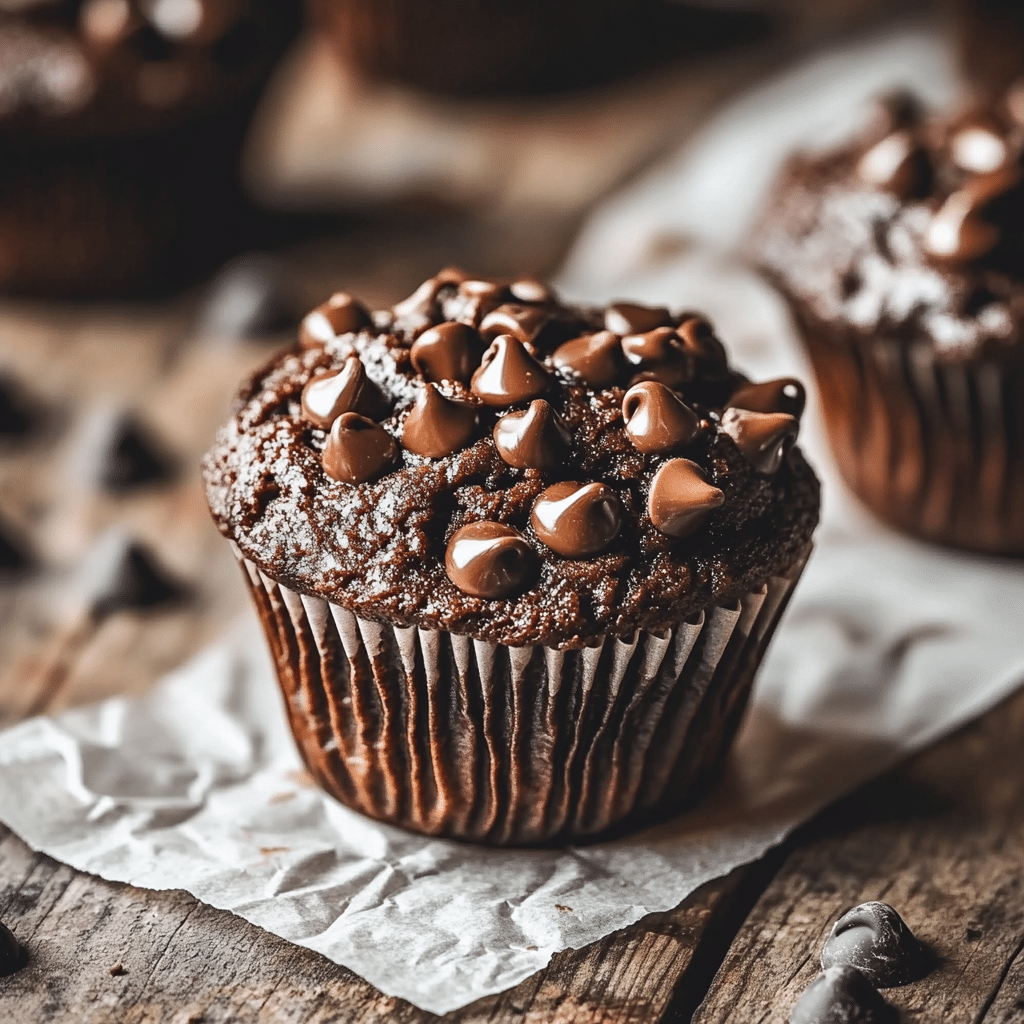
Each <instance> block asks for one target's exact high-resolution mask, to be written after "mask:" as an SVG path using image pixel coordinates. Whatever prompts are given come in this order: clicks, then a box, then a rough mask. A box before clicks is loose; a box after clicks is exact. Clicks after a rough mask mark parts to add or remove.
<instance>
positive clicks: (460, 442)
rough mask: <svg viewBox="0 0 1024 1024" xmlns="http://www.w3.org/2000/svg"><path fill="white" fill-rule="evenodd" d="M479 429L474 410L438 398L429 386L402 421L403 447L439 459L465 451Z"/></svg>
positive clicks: (435, 391)
mask: <svg viewBox="0 0 1024 1024" xmlns="http://www.w3.org/2000/svg"><path fill="white" fill-rule="evenodd" d="M479 425H480V413H479V412H478V410H477V408H476V406H474V405H470V404H469V403H468V402H453V401H452V400H451V399H450V398H445V396H444V395H442V394H441V392H440V391H439V390H438V388H437V385H436V384H428V385H427V386H426V387H425V388H424V389H423V390H422V391H421V392H420V394H419V397H418V398H417V399H416V404H415V405H414V406H413V407H412V409H410V410H409V415H408V416H407V417H406V418H405V426H404V427H403V428H402V444H404V445H405V447H406V448H408V449H409V451H411V452H413V453H414V454H416V455H425V456H426V457H427V458H429V459H440V458H443V457H444V456H445V455H451V454H452V453H453V452H457V451H459V450H460V449H462V448H465V447H466V445H468V444H469V442H470V441H471V440H472V439H473V436H474V435H475V434H476V431H477V428H478V427H479Z"/></svg>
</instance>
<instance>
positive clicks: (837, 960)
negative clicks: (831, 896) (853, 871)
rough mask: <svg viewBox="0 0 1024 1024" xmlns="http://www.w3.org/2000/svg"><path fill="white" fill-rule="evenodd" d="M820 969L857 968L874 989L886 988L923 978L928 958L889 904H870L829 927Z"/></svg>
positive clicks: (850, 912) (860, 907)
mask: <svg viewBox="0 0 1024 1024" xmlns="http://www.w3.org/2000/svg"><path fill="white" fill-rule="evenodd" d="M821 966H822V967H823V968H829V967H839V966H848V967H856V968H857V970H858V971H860V972H861V974H863V975H864V977H866V978H867V979H868V980H869V981H870V982H871V983H872V984H873V985H877V986H878V987H879V988H889V987H891V986H893V985H905V984H907V983H908V982H911V981H916V980H917V979H918V978H921V977H923V976H924V974H925V973H927V970H928V958H927V955H926V953H925V950H924V948H923V947H922V946H921V943H920V942H918V941H917V939H916V938H915V937H914V933H913V932H912V931H911V930H910V929H909V928H908V927H907V926H906V924H905V923H904V921H903V918H901V917H900V915H899V914H898V913H897V912H896V911H895V910H894V909H893V908H892V907H890V906H889V904H888V903H880V902H877V901H872V902H870V903H861V904H860V905H859V906H856V907H854V908H853V909H852V910H848V911H847V912H846V913H845V914H843V916H842V917H840V918H839V920H838V921H836V923H835V924H834V925H833V926H832V931H831V932H830V933H829V937H828V938H827V939H826V940H825V945H824V946H823V947H822V950H821Z"/></svg>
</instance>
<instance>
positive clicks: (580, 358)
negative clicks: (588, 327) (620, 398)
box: [551, 331, 626, 388]
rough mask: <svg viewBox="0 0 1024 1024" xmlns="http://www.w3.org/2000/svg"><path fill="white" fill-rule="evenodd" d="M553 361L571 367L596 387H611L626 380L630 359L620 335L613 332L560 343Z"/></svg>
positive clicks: (603, 332) (563, 366)
mask: <svg viewBox="0 0 1024 1024" xmlns="http://www.w3.org/2000/svg"><path fill="white" fill-rule="evenodd" d="M551 362H552V364H553V365H554V366H556V367H558V369H560V370H569V371H570V372H571V373H574V374H576V376H578V377H580V378H581V379H582V380H583V381H584V382H585V383H586V384H589V385H590V386H591V387H592V388H610V387H611V386H612V385H613V384H615V383H616V381H619V380H621V379H622V377H623V375H624V373H625V368H626V359H625V357H624V356H623V354H622V345H621V344H620V343H619V336H618V335H617V334H614V333H613V332H612V331H598V332H597V334H584V335H583V336H582V337H580V338H573V340H572V341H567V342H566V343H565V344H564V345H559V346H558V348H556V349H555V351H554V353H553V355H552V356H551Z"/></svg>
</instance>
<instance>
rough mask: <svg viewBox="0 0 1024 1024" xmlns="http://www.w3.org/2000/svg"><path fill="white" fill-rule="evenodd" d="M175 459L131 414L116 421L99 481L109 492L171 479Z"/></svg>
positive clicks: (175, 467) (173, 474)
mask: <svg viewBox="0 0 1024 1024" xmlns="http://www.w3.org/2000/svg"><path fill="white" fill-rule="evenodd" d="M177 468H178V467H177V465H176V463H175V462H174V460H173V459H172V458H171V456H170V455H168V453H167V452H166V451H164V449H163V447H162V446H161V445H160V443H159V442H158V441H157V439H156V438H155V437H154V436H153V434H152V433H151V432H150V431H149V430H148V429H147V428H146V427H145V426H143V425H142V424H141V423H140V422H139V421H138V420H136V419H135V418H134V417H132V416H125V417H124V418H122V419H121V420H120V422H119V423H117V424H116V426H115V427H114V430H113V432H112V436H111V438H110V443H109V445H108V447H107V451H106V453H105V456H104V460H103V465H102V467H101V469H100V483H101V484H102V485H103V486H104V487H105V488H106V489H107V490H109V491H114V492H122V491H129V490H131V489H133V488H135V487H143V486H145V485H146V484H155V483H162V482H164V481H167V480H171V479H173V477H174V476H175V474H176V472H177Z"/></svg>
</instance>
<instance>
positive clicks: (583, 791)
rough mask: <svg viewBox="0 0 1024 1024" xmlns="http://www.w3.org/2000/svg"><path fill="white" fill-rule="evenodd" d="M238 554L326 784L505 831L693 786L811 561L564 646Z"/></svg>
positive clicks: (482, 830)
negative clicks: (379, 618) (364, 610)
mask: <svg viewBox="0 0 1024 1024" xmlns="http://www.w3.org/2000/svg"><path fill="white" fill-rule="evenodd" d="M236 554H238V556H239V560H240V561H241V563H242V565H243V567H244V570H245V576H246V580H247V582H248V583H249V586H250V590H251V592H252V595H253V598H254V600H255V602H256V606H257V609H258V610H259V614H260V617H261V619H262V621H263V626H264V629H265V631H266V635H267V639H268V642H269V644H270V648H271V652H272V654H273V657H274V660H275V663H276V666H277V672H278V678H279V680H280V683H281V687H282V690H283V693H284V698H285V704H286V707H287V712H288V716H289V719H290V722H291V727H292V731H293V733H294V735H295V739H296V741H297V743H298V746H299V750H300V751H301V753H302V756H303V758H304V760H305V762H306V765H307V766H308V768H309V770H310V772H311V773H312V774H313V776H314V777H315V778H316V779H317V781H318V782H319V783H320V785H321V786H323V788H324V789H325V790H327V792H329V793H331V794H332V795H333V796H335V797H336V798H337V799H338V800H340V801H341V802H342V803H344V804H346V805H347V806H349V807H351V808H353V809H355V810H357V811H361V812H363V813H364V814H367V815H369V816H370V817H373V818H377V819H379V820H381V821H385V822H388V823H391V824H394V825H401V826H403V827H405V828H409V829H412V830H414V831H416V832H422V833H426V834H428V835H438V836H450V837H454V838H458V839H466V840H473V841H476V842H483V843H493V844H501V845H506V844H507V845H527V844H546V843H565V842H571V841H578V840H582V839H589V838H593V837H596V836H599V835H604V834H607V833H608V832H609V831H610V830H613V829H614V830H619V829H624V828H627V827H633V826H636V825H640V824H644V823H647V822H650V821H653V820H656V819H659V818H662V817H665V816H667V815H669V814H672V813H673V812H675V811H677V810H679V809H681V808H682V807H684V806H686V805H688V804H691V803H693V802H694V801H695V800H696V799H698V798H699V797H700V796H702V795H703V794H704V793H705V792H706V790H707V788H708V786H709V784H710V782H711V781H712V780H713V779H714V778H715V776H716V774H717V769H718V767H719V765H720V763H721V761H722V759H723V757H724V755H725V753H726V751H727V749H728V746H729V743H730V741H731V740H732V737H733V735H734V734H735V732H736V729H737V727H738V725H739V722H740V718H741V717H742V713H743V709H744V707H745V705H746V702H747V697H748V695H749V693H750V688H751V684H752V682H753V678H754V673H755V671H756V670H757V667H758V665H759V664H760V662H761V659H762V657H763V655H764V652H765V649H766V648H767V645H768V642H769V640H770V639H771V636H772V634H773V632H774V630H775V627H776V625H777V623H778V621H779V618H780V616H781V614H782V611H783V609H784V608H785V605H786V603H787V601H788V600H789V597H790V594H791V593H792V590H793V588H794V586H795V584H796V581H797V579H798V578H799V576H800V573H801V572H802V570H803V565H804V561H805V560H804V561H801V562H800V564H798V565H796V566H794V567H793V568H792V570H791V571H790V572H789V573H788V574H787V575H786V576H785V577H779V578H773V579H771V580H769V581H768V583H767V584H766V585H765V586H763V587H762V588H761V589H760V590H759V591H757V592H755V593H751V594H746V595H744V596H743V597H742V598H740V599H739V600H738V601H736V602H735V603H734V604H733V605H731V606H716V607H712V608H708V609H706V610H705V611H704V612H702V613H701V614H700V615H699V616H698V617H697V618H696V619H695V620H694V621H692V622H684V623H681V624H680V625H679V626H677V627H676V628H675V629H672V630H668V631H666V632H664V633H652V632H639V633H638V634H637V635H636V636H635V637H633V638H631V639H630V640H629V641H628V642H627V641H626V640H623V639H621V638H619V637H608V638H606V639H605V640H604V641H603V642H602V643H600V644H599V645H597V646H594V647H588V648H583V649H581V650H565V651H563V650H556V649H553V648H548V647H542V646H533V647H506V646H503V645H501V644H494V643H490V642H485V641H481V640H473V639H471V638H470V637H467V636H458V635H455V634H452V633H448V632H445V631H433V630H425V629H419V628H417V627H415V626H408V627H401V626H393V625H389V624H386V623H380V622H373V621H370V620H369V619H364V618H360V617H359V616H357V615H355V614H354V613H353V612H351V611H349V610H347V609H345V608H342V607H340V606H339V605H335V604H330V603H329V602H327V601H325V600H323V599H321V598H317V597H310V596H308V595H306V594H299V593H296V592H295V591H293V590H290V589H289V588H287V587H285V586H284V585H282V584H280V583H278V582H276V581H275V580H272V579H270V578H269V577H268V576H266V575H265V574H264V573H262V572H261V571H260V570H259V569H258V568H257V567H256V566H255V565H254V564H253V563H252V562H250V561H248V560H246V559H245V558H244V557H242V556H241V553H240V552H238V550H237V548H236Z"/></svg>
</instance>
